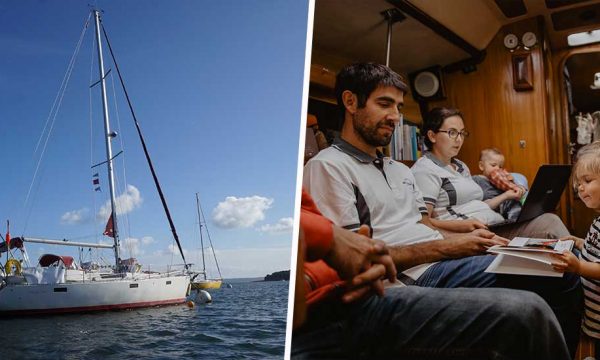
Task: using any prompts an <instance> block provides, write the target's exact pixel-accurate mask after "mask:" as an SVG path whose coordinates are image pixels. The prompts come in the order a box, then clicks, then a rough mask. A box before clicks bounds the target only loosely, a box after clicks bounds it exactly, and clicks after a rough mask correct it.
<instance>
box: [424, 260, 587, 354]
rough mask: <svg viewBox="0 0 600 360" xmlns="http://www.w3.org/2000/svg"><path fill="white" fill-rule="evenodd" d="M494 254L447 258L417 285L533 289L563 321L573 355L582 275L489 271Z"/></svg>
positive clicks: (580, 311) (577, 337)
mask: <svg viewBox="0 0 600 360" xmlns="http://www.w3.org/2000/svg"><path fill="white" fill-rule="evenodd" d="M494 258H495V256H494V255H481V256H471V257H467V258H462V259H455V260H445V261H441V262H439V263H437V264H435V265H433V266H431V267H430V268H429V269H427V271H426V272H425V273H424V274H423V275H421V277H419V279H418V280H417V281H416V282H415V285H418V286H423V287H435V288H510V289H520V290H528V291H532V292H534V293H536V294H538V295H539V296H541V297H542V298H543V299H544V300H546V302H547V303H548V305H549V306H550V308H551V309H552V311H553V312H554V314H555V315H556V318H557V319H558V322H559V323H560V326H561V328H562V332H563V333H564V336H565V341H566V343H567V346H568V348H569V352H570V354H571V356H572V357H573V356H575V352H576V351H577V344H578V343H579V333H580V328H581V317H582V313H583V292H582V289H581V282H580V280H579V276H577V275H575V274H572V273H565V274H564V276H563V277H562V278H554V277H545V276H524V275H505V274H493V273H485V272H484V270H485V269H486V268H487V267H488V265H489V264H490V263H491V262H492V261H493V260H494Z"/></svg>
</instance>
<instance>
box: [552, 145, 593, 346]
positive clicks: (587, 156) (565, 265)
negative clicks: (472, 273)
mask: <svg viewBox="0 0 600 360" xmlns="http://www.w3.org/2000/svg"><path fill="white" fill-rule="evenodd" d="M573 181H574V185H575V187H576V189H577V193H578V195H579V198H580V199H581V201H583V203H584V204H585V206H587V207H588V208H590V209H593V210H595V211H596V212H600V141H595V142H593V143H591V144H589V145H586V146H584V147H582V148H581V150H579V153H578V154H577V161H576V163H575V167H574V168H573ZM599 237H600V217H596V218H595V219H594V221H593V222H592V225H591V226H590V230H589V231H588V233H587V235H586V237H585V240H584V239H581V238H578V237H575V236H568V237H566V238H563V239H561V240H565V239H571V240H574V241H575V247H576V248H578V249H579V250H580V251H581V253H580V254H579V257H577V256H576V255H575V254H573V253H572V252H570V251H565V252H564V253H562V254H558V255H555V256H554V257H555V260H554V262H553V263H552V266H553V267H554V269H555V270H557V271H560V272H565V271H567V272H573V273H576V274H578V275H580V276H581V281H582V285H583V293H584V296H585V312H584V321H583V323H582V325H581V327H582V330H583V332H584V333H585V334H587V335H588V336H590V337H592V338H593V339H595V341H596V358H598V355H600V351H599V350H600V311H599V310H598V309H600V305H598V303H599V302H600V301H599V299H600V281H599V280H600V238H599Z"/></svg>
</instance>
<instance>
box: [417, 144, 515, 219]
mask: <svg viewBox="0 0 600 360" xmlns="http://www.w3.org/2000/svg"><path fill="white" fill-rule="evenodd" d="M452 165H454V166H452ZM452 165H445V164H444V163H442V162H441V161H440V160H439V159H437V158H436V157H435V156H434V155H433V154H432V153H431V152H426V153H425V154H424V155H423V156H422V157H421V158H420V159H419V160H417V162H416V163H415V164H414V165H413V167H412V168H411V170H412V172H413V174H414V176H415V179H416V182H417V184H418V185H419V189H421V191H422V192H423V200H424V201H425V203H426V204H430V205H432V206H433V208H434V211H433V217H434V218H436V219H440V220H459V219H468V218H475V219H477V220H479V221H481V222H483V223H484V224H488V225H491V224H495V223H499V222H501V221H504V218H503V217H502V215H500V214H499V213H497V212H495V211H494V210H492V209H491V208H490V207H489V205H488V204H486V203H485V202H483V201H482V200H483V191H482V190H481V187H479V185H477V183H476V182H475V181H473V179H471V172H470V171H469V168H468V167H467V165H466V164H465V163H463V162H462V161H460V160H457V159H452Z"/></svg>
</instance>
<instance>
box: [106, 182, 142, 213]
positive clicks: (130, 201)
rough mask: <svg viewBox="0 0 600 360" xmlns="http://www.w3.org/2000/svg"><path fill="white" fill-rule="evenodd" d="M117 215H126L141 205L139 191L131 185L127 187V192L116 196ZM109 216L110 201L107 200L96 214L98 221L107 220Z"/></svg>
mask: <svg viewBox="0 0 600 360" xmlns="http://www.w3.org/2000/svg"><path fill="white" fill-rule="evenodd" d="M116 200H117V201H116V207H117V215H122V214H127V213H130V212H132V211H133V210H134V209H136V208H138V207H140V205H141V204H142V201H143V199H142V196H141V195H140V191H139V190H138V189H137V188H136V187H135V186H133V185H127V191H125V193H124V194H121V195H119V196H117V199H116ZM109 216H110V200H107V201H106V203H105V204H104V205H102V207H101V208H100V211H99V212H98V217H99V218H100V219H104V220H106V219H108V217H109Z"/></svg>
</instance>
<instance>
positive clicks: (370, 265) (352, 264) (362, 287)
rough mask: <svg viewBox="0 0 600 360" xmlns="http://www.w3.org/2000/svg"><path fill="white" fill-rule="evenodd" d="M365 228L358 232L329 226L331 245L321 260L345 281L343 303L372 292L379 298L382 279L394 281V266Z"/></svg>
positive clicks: (389, 257) (390, 258)
mask: <svg viewBox="0 0 600 360" xmlns="http://www.w3.org/2000/svg"><path fill="white" fill-rule="evenodd" d="M368 234H369V228H368V227H367V226H365V225H363V226H361V227H360V229H359V231H358V233H354V232H352V231H348V230H345V229H342V228H339V227H337V226H334V227H333V237H334V241H333V245H332V248H331V250H330V252H329V253H328V254H327V256H326V257H325V259H324V260H325V262H327V263H328V264H329V265H330V266H331V267H332V268H334V269H336V271H337V272H338V274H339V275H340V277H341V278H342V279H344V280H348V289H347V292H346V294H345V295H344V296H343V298H342V299H343V300H344V301H346V302H351V301H354V300H357V299H359V298H361V297H362V296H364V295H366V294H368V293H370V292H371V291H374V292H375V293H377V294H378V295H380V296H381V295H383V279H385V278H387V279H388V280H389V281H390V282H394V281H395V280H396V267H395V266H394V262H393V260H392V257H391V256H390V255H389V251H388V249H387V247H386V246H385V244H384V242H383V241H381V240H374V239H371V238H369V237H368V236H366V235H368Z"/></svg>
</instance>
